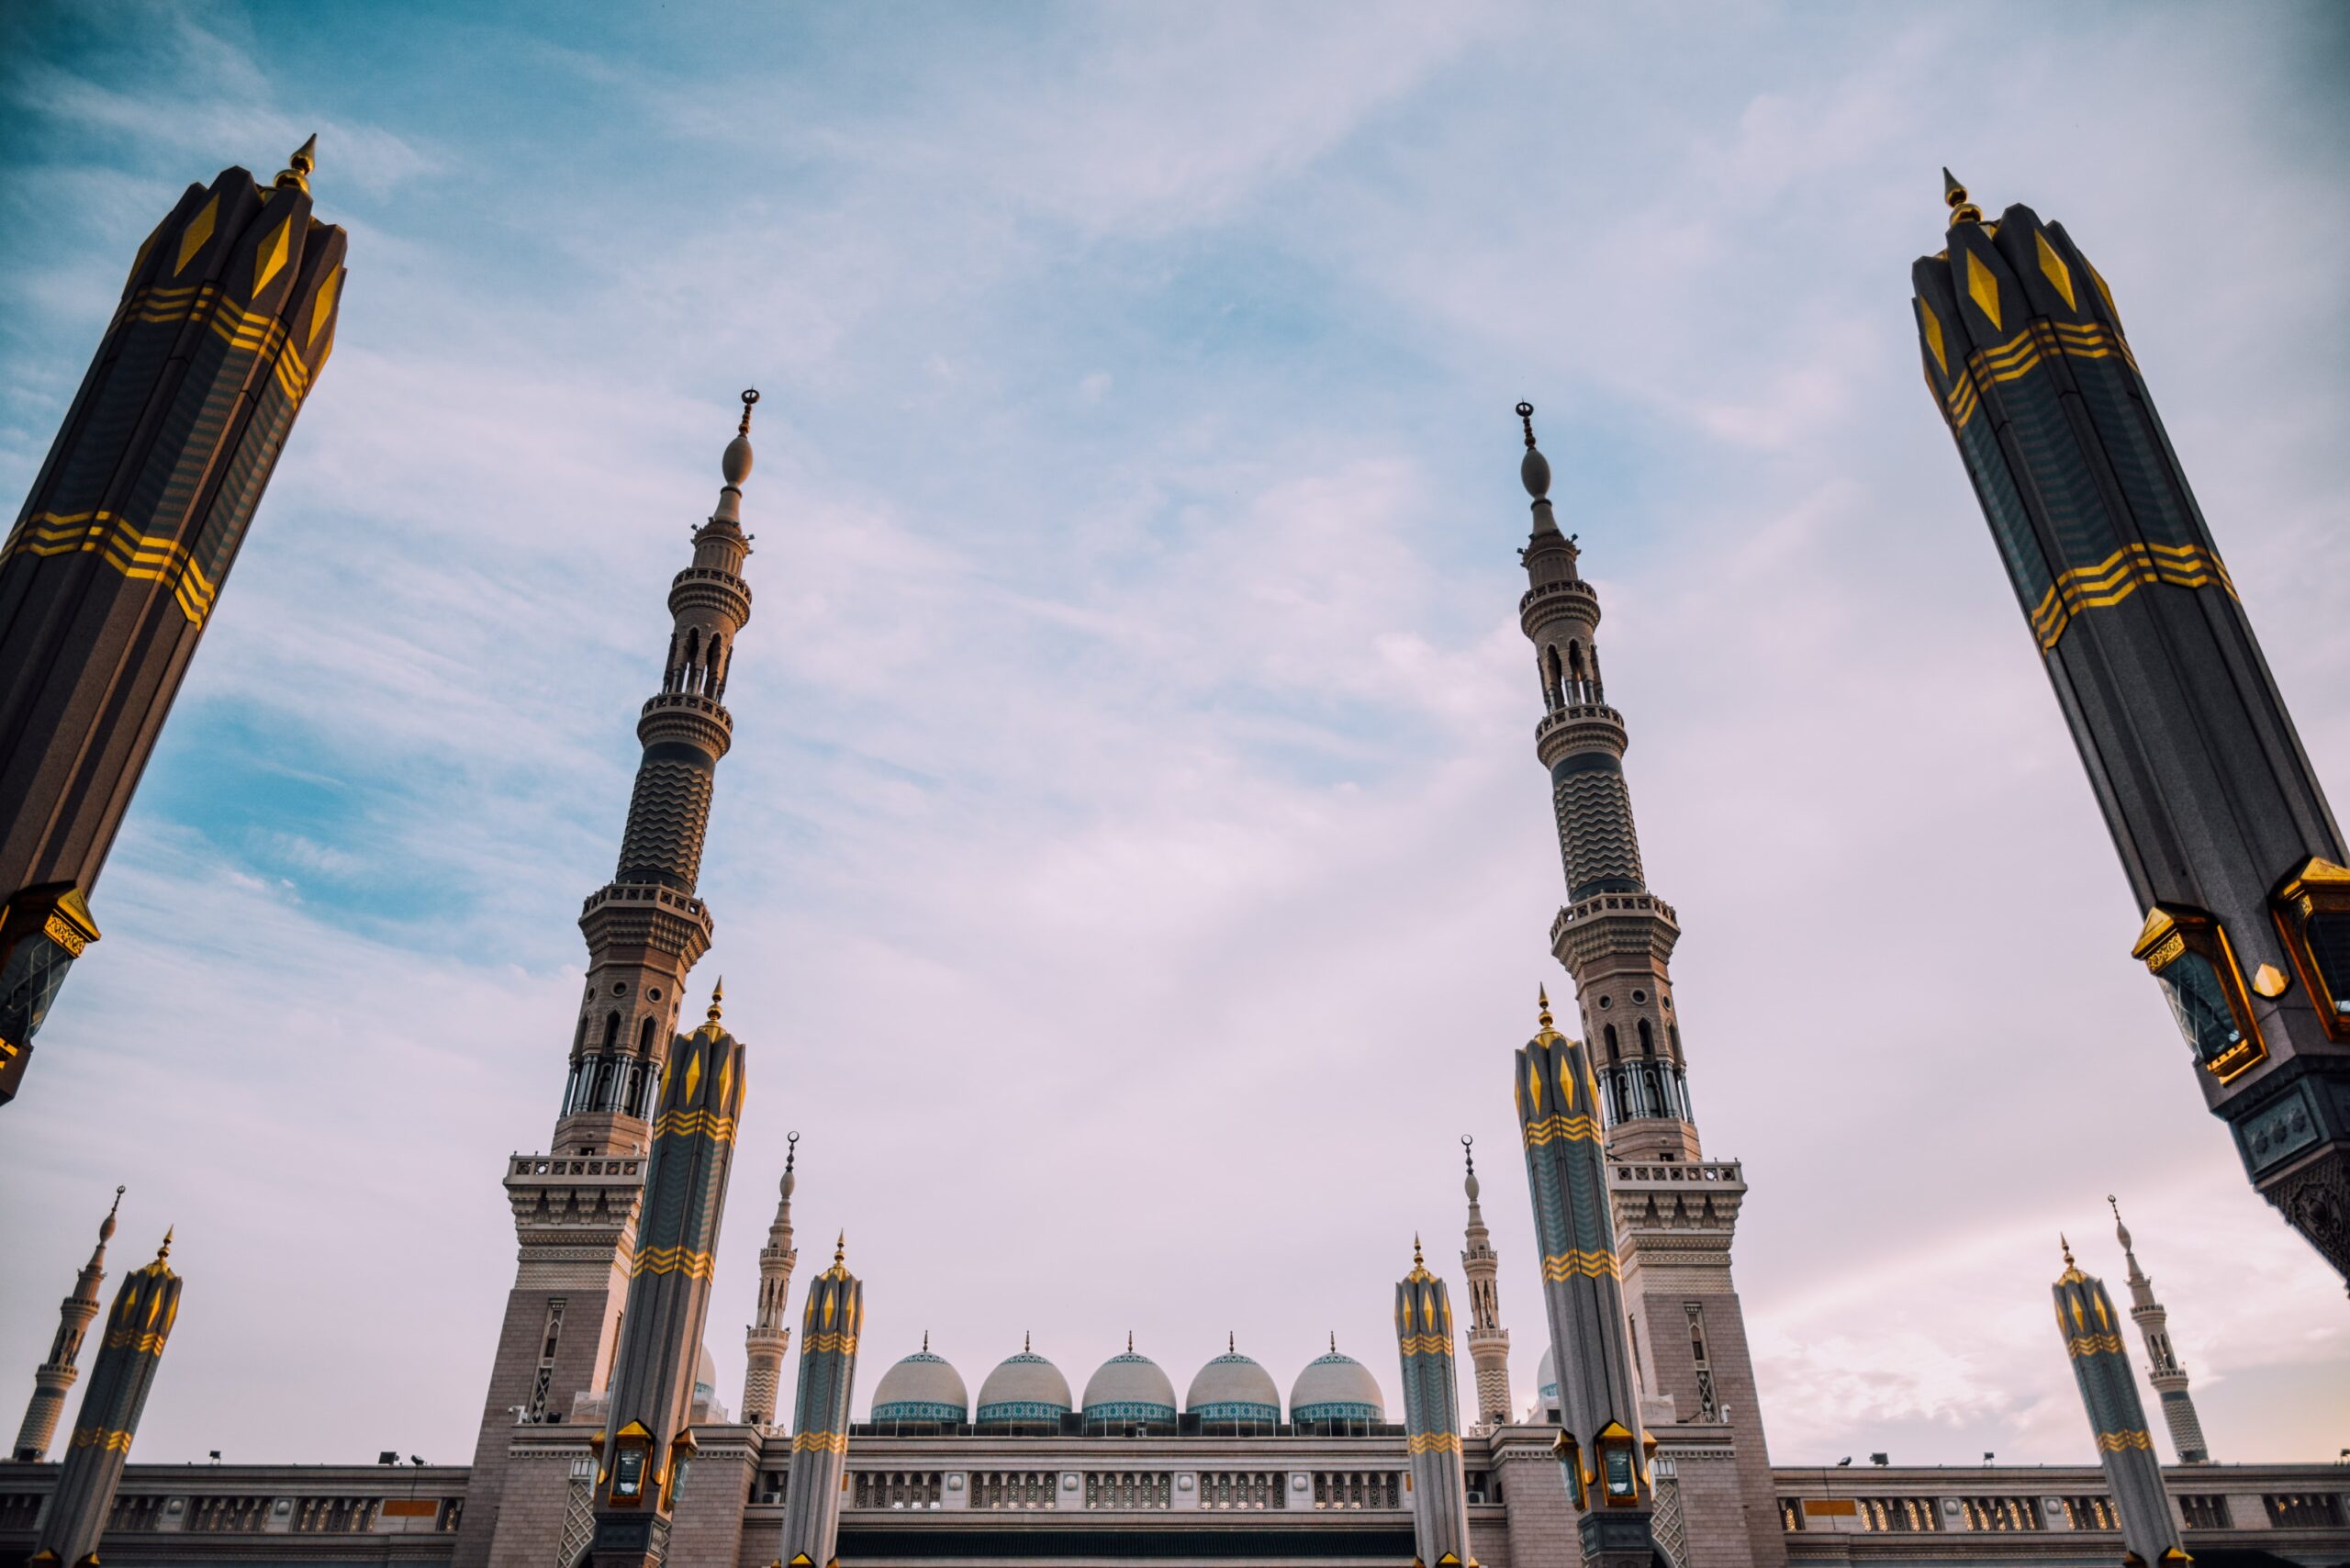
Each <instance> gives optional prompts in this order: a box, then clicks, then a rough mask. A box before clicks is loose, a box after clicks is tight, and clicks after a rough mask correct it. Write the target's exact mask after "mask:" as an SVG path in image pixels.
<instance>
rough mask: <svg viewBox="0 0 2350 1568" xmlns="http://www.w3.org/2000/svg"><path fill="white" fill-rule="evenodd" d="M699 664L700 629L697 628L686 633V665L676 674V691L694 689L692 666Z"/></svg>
mask: <svg viewBox="0 0 2350 1568" xmlns="http://www.w3.org/2000/svg"><path fill="white" fill-rule="evenodd" d="M699 663H701V628H700V627H699V626H697V627H695V628H694V629H693V630H692V631H690V632H688V633H686V663H685V667H684V668H683V669H681V670H680V671H679V672H678V679H677V689H678V690H680V691H691V690H692V689H694V666H696V665H698V664H699Z"/></svg>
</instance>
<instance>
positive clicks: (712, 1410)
mask: <svg viewBox="0 0 2350 1568" xmlns="http://www.w3.org/2000/svg"><path fill="white" fill-rule="evenodd" d="M692 1414H693V1418H694V1419H695V1420H697V1421H723V1420H725V1419H726V1416H727V1410H726V1406H724V1405H723V1404H722V1403H721V1402H720V1400H719V1397H718V1363H717V1362H716V1361H712V1360H711V1359H710V1347H709V1346H707V1345H704V1346H703V1347H702V1349H701V1359H700V1360H699V1361H696V1362H694V1397H693V1406H692Z"/></svg>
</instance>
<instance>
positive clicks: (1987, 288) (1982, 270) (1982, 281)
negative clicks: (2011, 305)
mask: <svg viewBox="0 0 2350 1568" xmlns="http://www.w3.org/2000/svg"><path fill="white" fill-rule="evenodd" d="M1966 292H1967V293H1968V294H1970V295H1973V296H1974V297H1975V304H1976V305H1978V306H1980V307H1981V308H1982V310H1983V314H1984V315H1986V316H1988V317H1989V318H1991V325H1992V326H1994V327H1997V325H1998V324H1999V279H1998V277H1997V274H1994V273H1993V272H1992V271H1991V269H1990V268H1989V267H1986V266H1985V265H1984V264H1983V258H1982V257H1981V256H1980V255H1978V254H1976V253H1975V252H1973V251H1969V252H1966Z"/></svg>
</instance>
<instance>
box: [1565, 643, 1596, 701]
mask: <svg viewBox="0 0 2350 1568" xmlns="http://www.w3.org/2000/svg"><path fill="white" fill-rule="evenodd" d="M1567 683H1568V684H1567V700H1569V701H1571V702H1588V701H1590V700H1591V680H1590V678H1589V677H1588V676H1586V675H1585V674H1584V672H1583V644H1581V643H1569V644H1567Z"/></svg>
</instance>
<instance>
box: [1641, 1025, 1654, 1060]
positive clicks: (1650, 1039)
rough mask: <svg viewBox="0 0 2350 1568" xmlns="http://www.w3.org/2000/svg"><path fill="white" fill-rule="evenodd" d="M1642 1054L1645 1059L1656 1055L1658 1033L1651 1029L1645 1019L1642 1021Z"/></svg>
mask: <svg viewBox="0 0 2350 1568" xmlns="http://www.w3.org/2000/svg"><path fill="white" fill-rule="evenodd" d="M1640 1054H1641V1055H1642V1056H1644V1057H1652V1056H1654V1055H1656V1032H1655V1031H1654V1030H1652V1029H1651V1028H1650V1027H1649V1021H1648V1020H1647V1019H1645V1018H1643V1019H1641V1020H1640Z"/></svg>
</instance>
